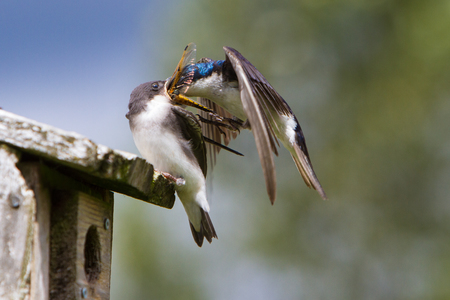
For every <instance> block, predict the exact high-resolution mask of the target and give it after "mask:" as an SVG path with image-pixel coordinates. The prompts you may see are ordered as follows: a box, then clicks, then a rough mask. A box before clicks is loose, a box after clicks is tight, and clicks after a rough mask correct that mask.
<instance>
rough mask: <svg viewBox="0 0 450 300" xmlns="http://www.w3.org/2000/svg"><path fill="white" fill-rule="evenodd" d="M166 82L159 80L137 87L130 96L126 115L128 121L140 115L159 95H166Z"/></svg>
mask: <svg viewBox="0 0 450 300" xmlns="http://www.w3.org/2000/svg"><path fill="white" fill-rule="evenodd" d="M165 84H166V81H165V80H157V81H150V82H146V83H143V84H141V85H139V86H138V87H136V88H135V89H134V90H133V91H132V92H131V95H130V102H129V103H128V113H127V114H126V115H125V116H126V117H127V119H130V117H131V116H133V115H135V114H138V113H140V112H141V111H142V110H143V109H144V107H145V105H146V104H147V102H149V101H151V100H152V99H153V98H154V97H155V96H157V95H165V94H166V86H165Z"/></svg>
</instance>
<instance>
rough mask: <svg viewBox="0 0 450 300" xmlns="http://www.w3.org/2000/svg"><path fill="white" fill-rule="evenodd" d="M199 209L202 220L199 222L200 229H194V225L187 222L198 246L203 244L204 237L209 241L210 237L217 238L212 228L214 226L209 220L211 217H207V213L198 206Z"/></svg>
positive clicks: (210, 240)
mask: <svg viewBox="0 0 450 300" xmlns="http://www.w3.org/2000/svg"><path fill="white" fill-rule="evenodd" d="M200 211H201V213H202V220H201V223H200V231H196V230H195V228H194V225H192V223H191V222H189V225H190V227H191V231H192V236H193V237H194V241H195V242H196V243H197V245H198V246H199V247H201V246H202V245H203V238H206V240H207V241H208V242H209V243H211V242H212V238H216V239H217V234H216V230H215V229H214V226H213V224H212V222H211V218H210V217H209V214H208V213H207V212H206V211H204V210H203V209H201V208H200Z"/></svg>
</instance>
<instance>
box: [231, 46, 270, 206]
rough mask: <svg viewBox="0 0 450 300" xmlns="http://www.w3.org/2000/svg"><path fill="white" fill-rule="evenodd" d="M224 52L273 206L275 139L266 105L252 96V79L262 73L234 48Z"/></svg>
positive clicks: (253, 94) (255, 95)
mask: <svg viewBox="0 0 450 300" xmlns="http://www.w3.org/2000/svg"><path fill="white" fill-rule="evenodd" d="M223 49H224V50H225V54H226V57H227V61H229V62H230V63H231V65H232V66H233V69H234V71H235V72H236V76H237V78H238V82H239V91H240V95H241V101H242V106H243V108H244V111H245V114H246V115H247V117H248V120H249V121H250V125H251V127H252V132H253V135H254V137H255V143H256V149H257V150H258V154H259V159H260V161H261V165H262V169H263V173H264V178H265V181H266V188H267V193H268V194H269V198H270V201H271V202H272V204H273V203H274V201H275V199H276V185H277V184H276V174H275V162H274V158H273V155H272V151H273V152H274V153H275V154H278V152H277V149H276V146H275V143H276V138H275V136H274V133H273V129H272V126H271V125H270V122H269V120H268V115H267V113H266V110H267V108H265V107H263V105H267V104H265V103H264V102H260V101H259V100H258V98H259V97H258V98H257V96H258V94H257V92H255V90H254V83H253V82H252V81H253V78H257V76H258V75H259V74H261V73H259V71H258V70H256V68H255V67H254V66H253V65H252V64H251V63H250V62H249V61H248V60H246V59H245V58H244V57H243V56H242V55H241V54H240V53H239V52H237V51H236V50H234V49H233V48H230V47H224V48H223ZM261 76H262V75H261ZM263 78H264V77H263ZM269 116H270V115H269Z"/></svg>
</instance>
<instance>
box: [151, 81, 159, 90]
mask: <svg viewBox="0 0 450 300" xmlns="http://www.w3.org/2000/svg"><path fill="white" fill-rule="evenodd" d="M152 89H153V90H154V91H157V90H158V89H159V84H158V83H156V82H155V83H153V84H152Z"/></svg>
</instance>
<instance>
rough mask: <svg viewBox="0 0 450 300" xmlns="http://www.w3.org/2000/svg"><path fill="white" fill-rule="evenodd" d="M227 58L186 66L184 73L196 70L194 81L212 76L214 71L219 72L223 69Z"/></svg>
mask: <svg viewBox="0 0 450 300" xmlns="http://www.w3.org/2000/svg"><path fill="white" fill-rule="evenodd" d="M224 62H225V60H211V61H209V62H203V63H196V64H193V65H189V66H186V67H185V68H184V70H183V74H186V73H189V72H192V71H193V72H194V76H193V81H196V80H198V79H200V78H205V77H209V76H211V74H212V73H213V72H219V71H220V70H222V66H223V63H224Z"/></svg>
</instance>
